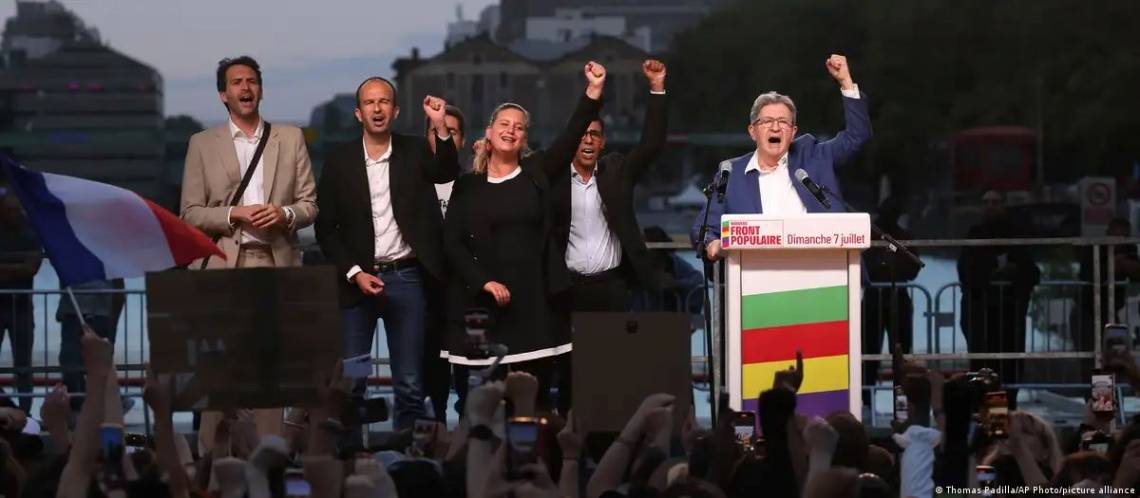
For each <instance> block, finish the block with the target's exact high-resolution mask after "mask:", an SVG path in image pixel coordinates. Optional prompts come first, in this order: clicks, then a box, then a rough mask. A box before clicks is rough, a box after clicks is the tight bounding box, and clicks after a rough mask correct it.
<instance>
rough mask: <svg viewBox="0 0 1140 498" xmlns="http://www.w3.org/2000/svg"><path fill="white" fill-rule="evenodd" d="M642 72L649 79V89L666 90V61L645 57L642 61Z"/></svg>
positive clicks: (655, 90)
mask: <svg viewBox="0 0 1140 498" xmlns="http://www.w3.org/2000/svg"><path fill="white" fill-rule="evenodd" d="M641 72H642V73H644V74H645V79H647V80H649V89H650V90H652V91H654V92H660V91H663V90H665V63H664V62H661V61H659V60H657V59H645V62H642V63H641Z"/></svg>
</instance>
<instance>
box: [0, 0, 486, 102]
mask: <svg viewBox="0 0 1140 498" xmlns="http://www.w3.org/2000/svg"><path fill="white" fill-rule="evenodd" d="M61 1H62V3H63V4H64V5H65V6H67V8H68V9H70V10H71V11H73V12H75V13H76V14H78V15H79V17H80V18H82V19H83V20H84V22H86V23H87V25H89V26H94V27H96V28H98V30H99V32H100V34H101V35H102V37H103V40H104V41H106V42H109V43H110V45H111V46H112V47H114V48H115V49H116V50H119V51H121V52H123V53H125V54H127V55H129V56H131V57H133V58H135V59H138V60H140V61H142V62H145V63H147V64H149V65H151V66H153V67H155V68H157V69H158V70H159V72H161V73H162V76H163V78H164V80H165V84H166V113H167V115H174V114H190V115H192V116H194V117H195V118H197V119H199V120H200V121H203V122H205V123H208V124H209V123H217V122H220V121H221V120H223V119H224V115H223V113H224V109H222V107H221V106H220V105H218V97H217V92H216V91H215V89H214V88H215V87H214V69H215V67H216V64H217V61H218V59H221V58H222V57H225V56H230V55H235V54H249V55H252V56H254V57H255V58H256V59H257V60H258V62H260V63H261V66H262V71H263V73H264V78H265V101H264V103H263V104H262V112H263V113H264V115H265V116H266V117H267V119H270V120H276V121H283V122H293V123H307V122H308V119H309V112H310V110H312V108H313V106H315V105H317V104H319V103H321V102H324V101H326V100H328V99H329V98H330V97H332V95H333V94H335V93H340V92H351V91H352V90H354V89H355V88H356V85H357V84H358V83H359V82H360V81H361V80H362V79H364V78H365V77H367V76H371V75H377V74H378V75H381V76H391V75H392V68H391V66H392V61H393V60H394V59H395V58H396V57H401V56H407V55H409V54H410V53H411V49H412V47H419V48H420V53H421V54H423V55H431V54H435V53H438V52H439V51H440V50H442V48H443V40H444V37H445V35H446V30H447V23H448V22H451V21H453V20H455V18H456V6H457V5H462V8H463V14H464V17H465V18H466V19H474V18H478V15H479V12H480V11H481V10H482V9H483V8H484V7H486V6H487V5H490V4H493V3H497V0H327V1H318V0H247V1H244V2H239V1H232V0H61ZM15 12H16V1H15V0H0V18H4V19H6V18H8V17H12V16H14V15H15Z"/></svg>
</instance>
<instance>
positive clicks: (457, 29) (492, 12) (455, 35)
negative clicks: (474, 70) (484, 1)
mask: <svg viewBox="0 0 1140 498" xmlns="http://www.w3.org/2000/svg"><path fill="white" fill-rule="evenodd" d="M498 29H499V6H498V5H488V6H487V7H485V8H484V9H483V10H482V12H480V13H479V19H478V20H468V19H465V18H464V17H463V6H462V5H456V6H455V21H453V22H449V23H447V39H446V40H445V41H444V47H450V46H452V45H454V44H456V43H459V42H461V41H463V40H466V39H468V38H475V37H476V36H479V35H482V34H490V35H492V39H494V33H495V32H496V31H497V30H498Z"/></svg>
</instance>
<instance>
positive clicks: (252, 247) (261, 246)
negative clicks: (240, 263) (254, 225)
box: [240, 242, 273, 251]
mask: <svg viewBox="0 0 1140 498" xmlns="http://www.w3.org/2000/svg"><path fill="white" fill-rule="evenodd" d="M240 248H241V250H243V251H268V250H270V249H272V248H273V246H271V245H269V244H267V243H265V242H245V243H242V245H241V247H240Z"/></svg>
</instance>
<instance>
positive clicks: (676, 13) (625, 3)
mask: <svg viewBox="0 0 1140 498" xmlns="http://www.w3.org/2000/svg"><path fill="white" fill-rule="evenodd" d="M728 3H729V0H604V1H603V0H548V1H544V2H534V1H531V0H501V2H500V4H499V14H500V20H499V25H498V29H497V30H496V32H495V40H496V41H497V42H499V43H504V44H509V43H511V42H513V41H515V40H518V39H524V38H528V37H531V36H533V34H532V33H531V27H532V26H533V27H536V28H537V26H535V23H538V25H540V26H541V25H549V24H552V23H559V22H565V21H564V20H565V19H566V18H567V16H570V18H571V19H574V20H573V21H572V23H571V24H573V25H576V26H575V27H580V28H582V29H587V30H588V29H590V28H591V27H592V28H594V29H595V34H608V35H610V36H619V37H622V38H625V37H627V36H637V37H644V38H648V44H647V45H641V44H638V45H639V46H643V47H646V50H647V51H649V52H653V53H658V52H663V51H665V50H666V49H668V48H669V44H670V43H672V41H673V37H674V36H676V35H677V34H678V33H680V32H682V31H684V30H686V29H688V28H690V27H692V26H694V25H695V24H696V23H697V22H699V21H700V20H701V19H702V18H704V17H705V16H707V15H709V14H710V13H711V12H712V11H713V10H716V9H717V8H720V7H722V6H724V5H727V4H728ZM613 18H621V19H623V21H624V24H625V31H624V32H623V33H621V34H620V35H615V34H612V33H609V32H606V31H603V30H606V29H610V28H611V27H612V26H611V25H609V24H608V23H610V22H612V21H608V20H607V21H599V22H594V20H603V19H613ZM559 19H563V21H559ZM540 29H543V28H540Z"/></svg>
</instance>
